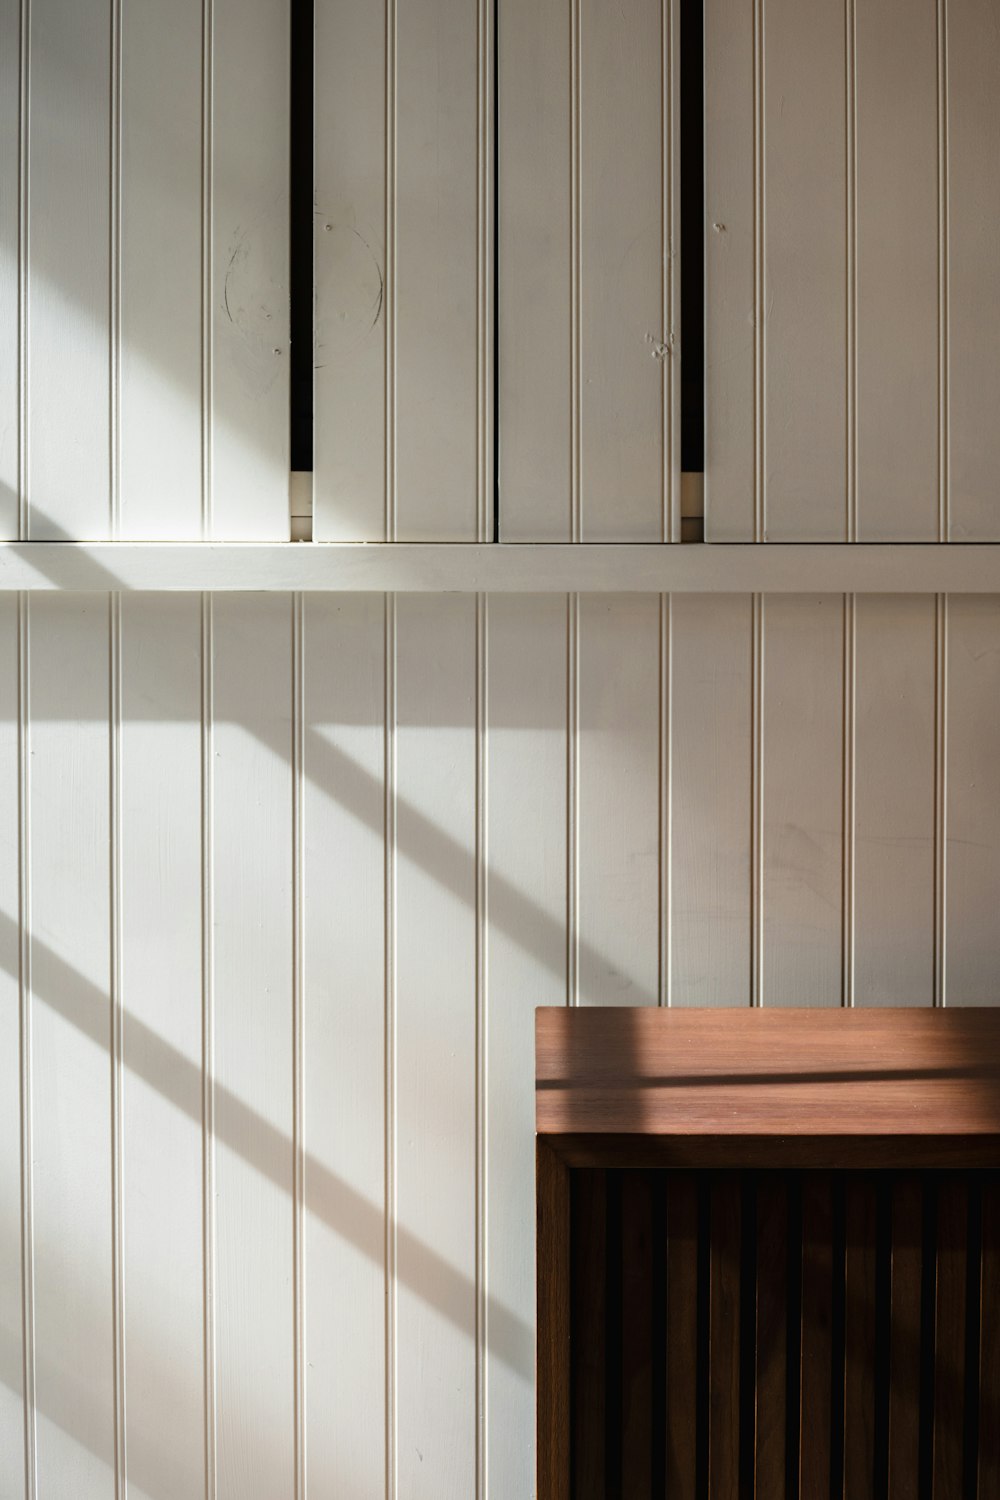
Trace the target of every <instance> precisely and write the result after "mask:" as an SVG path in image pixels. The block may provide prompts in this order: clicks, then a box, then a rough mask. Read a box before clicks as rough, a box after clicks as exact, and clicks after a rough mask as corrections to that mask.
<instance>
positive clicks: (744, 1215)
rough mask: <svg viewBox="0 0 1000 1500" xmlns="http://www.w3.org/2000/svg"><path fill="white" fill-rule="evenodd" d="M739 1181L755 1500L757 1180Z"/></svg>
mask: <svg viewBox="0 0 1000 1500" xmlns="http://www.w3.org/2000/svg"><path fill="white" fill-rule="evenodd" d="M742 1177H743V1180H742V1182H741V1183H740V1447H739V1474H740V1479H739V1492H740V1500H753V1492H754V1453H755V1449H756V1426H757V1400H756V1396H757V1180H756V1178H755V1177H754V1175H753V1174H752V1173H750V1172H744V1173H743V1174H742Z"/></svg>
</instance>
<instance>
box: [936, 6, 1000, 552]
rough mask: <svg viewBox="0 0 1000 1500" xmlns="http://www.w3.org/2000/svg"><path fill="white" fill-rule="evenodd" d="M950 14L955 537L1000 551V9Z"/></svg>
mask: <svg viewBox="0 0 1000 1500" xmlns="http://www.w3.org/2000/svg"><path fill="white" fill-rule="evenodd" d="M946 14H947V100H948V115H947V129H948V135H947V141H948V155H947V172H948V230H949V233H948V313H949V317H948V335H949V355H950V358H949V364H948V371H947V376H948V404H949V415H950V442H949V449H948V460H949V489H950V522H951V531H950V535H951V539H952V540H953V541H965V542H972V541H996V540H997V538H998V536H1000V518H998V516H997V507H996V488H997V474H998V473H1000V433H998V431H997V424H996V422H995V421H994V420H993V413H994V412H995V411H996V409H997V403H998V401H1000V337H998V333H1000V275H998V271H997V262H996V256H995V255H993V254H992V253H991V251H990V240H991V238H992V234H993V226H994V225H995V224H996V223H997V219H998V216H1000V156H998V153H997V150H996V98H997V91H998V89H1000V33H998V31H997V26H996V11H995V8H994V6H993V4H992V0H950V3H949V4H948V6H947V7H946Z"/></svg>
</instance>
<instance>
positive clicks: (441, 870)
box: [390, 597, 482, 1500]
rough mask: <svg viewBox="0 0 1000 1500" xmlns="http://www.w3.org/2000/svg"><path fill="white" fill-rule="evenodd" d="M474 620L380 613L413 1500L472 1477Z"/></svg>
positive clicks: (408, 611) (438, 611)
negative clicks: (385, 618)
mask: <svg viewBox="0 0 1000 1500" xmlns="http://www.w3.org/2000/svg"><path fill="white" fill-rule="evenodd" d="M475 621H476V607H475V604H474V602H473V601H472V600H468V599H412V598H410V599H407V598H402V597H401V598H400V599H399V600H398V601H397V603H396V621H395V630H396V639H395V673H396V680H395V703H396V721H395V731H394V737H395V747H394V762H395V764H394V771H395V788H394V814H395V840H396V841H395V847H394V849H390V859H391V860H392V861H393V886H394V899H395V913H394V937H395V942H394V947H393V955H392V958H391V960H390V961H391V962H392V965H393V971H394V1037H393V1041H392V1051H391V1056H392V1078H393V1082H394V1086H395V1093H394V1099H393V1104H392V1126H393V1134H392V1138H391V1145H390V1153H391V1161H392V1166H391V1171H392V1176H393V1183H392V1201H393V1202H394V1204H395V1210H396V1218H395V1223H394V1225H393V1241H394V1244H393V1250H394V1256H395V1270H396V1284H395V1319H394V1329H393V1336H392V1350H393V1355H392V1357H393V1361H394V1371H393V1397H392V1399H393V1417H392V1422H393V1429H394V1430H393V1433H392V1437H393V1440H394V1441H393V1456H392V1466H393V1473H394V1475H395V1483H396V1485H397V1487H398V1492H399V1494H401V1495H403V1494H405V1495H407V1496H412V1497H413V1500H437V1497H439V1496H441V1495H469V1494H473V1493H475V1483H476V1462H477V1455H476V1450H477V1429H478V1419H477V1406H476V1386H477V1365H478V1363H479V1359H478V1349H477V1334H478V1331H479V1330H478V1328H477V1306H478V1285H477V1280H478V1278H477V1200H476V1160H477V1154H478V1134H479V1114H478V1109H477V1100H478V1099H479V1098H481V1095H480V1091H479V1087H478V1082H477V1075H478V1055H477V1046H476V1036H477V1026H478V1023H479V1013H480V1007H481V1004H482V995H481V993H480V992H479V988H478V985H477V972H478V970H477V961H476V933H477V925H478V924H477V915H478V914H477V909H476V908H477V900H476V892H477V881H476V827H477V808H476V761H477V747H476V635H475Z"/></svg>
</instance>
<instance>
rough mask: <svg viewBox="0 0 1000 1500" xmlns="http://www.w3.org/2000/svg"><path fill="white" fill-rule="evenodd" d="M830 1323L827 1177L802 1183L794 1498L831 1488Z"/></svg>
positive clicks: (814, 1177) (811, 1174)
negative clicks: (797, 1446) (797, 1434)
mask: <svg viewBox="0 0 1000 1500" xmlns="http://www.w3.org/2000/svg"><path fill="white" fill-rule="evenodd" d="M832 1318H833V1215H832V1208H831V1184H830V1178H829V1177H828V1176H826V1175H824V1174H823V1173H815V1172H809V1173H807V1174H805V1176H804V1177H803V1180H802V1344H801V1366H800V1370H801V1376H800V1390H799V1401H800V1406H799V1494H800V1495H801V1496H802V1500H805V1497H806V1496H809V1495H823V1494H826V1493H827V1491H828V1488H829V1484H830V1442H831V1431H830V1416H831V1389H830V1380H831V1371H832V1336H833V1328H832ZM838 1437H839V1434H838Z"/></svg>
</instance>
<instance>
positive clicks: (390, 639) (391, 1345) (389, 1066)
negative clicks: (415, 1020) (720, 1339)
mask: <svg viewBox="0 0 1000 1500" xmlns="http://www.w3.org/2000/svg"><path fill="white" fill-rule="evenodd" d="M390 3H393V4H394V0H390ZM384 628H385V666H384V679H383V686H384V692H385V701H384V705H383V726H384V729H383V736H384V738H383V743H384V756H385V762H384V768H383V780H384V799H385V800H384V811H383V823H384V828H383V838H384V850H383V853H384V862H385V864H384V873H385V888H384V892H383V900H384V907H385V916H384V922H385V1382H386V1384H385V1422H386V1432H385V1464H386V1479H385V1488H386V1500H396V1497H397V1494H398V1489H397V1467H398V1465H397V1425H398V1424H397V1410H396V1390H397V1363H398V1359H397V1348H396V1327H397V1309H398V1287H397V1279H396V1260H397V1253H396V1252H397V1227H396V1226H397V1201H396V1154H397V1153H396V861H397V851H396V596H395V595H394V594H386V596H385V627H384Z"/></svg>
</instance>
